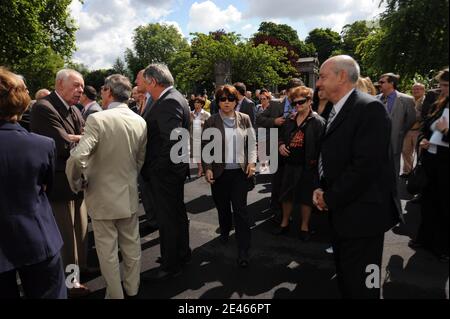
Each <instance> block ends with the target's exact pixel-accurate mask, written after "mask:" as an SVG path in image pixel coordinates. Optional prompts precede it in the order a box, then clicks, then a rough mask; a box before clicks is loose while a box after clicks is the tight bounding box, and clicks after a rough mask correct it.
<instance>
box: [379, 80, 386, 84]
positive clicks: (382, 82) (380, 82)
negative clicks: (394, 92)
mask: <svg viewBox="0 0 450 319" xmlns="http://www.w3.org/2000/svg"><path fill="white" fill-rule="evenodd" d="M378 83H379V84H384V83H386V81H378Z"/></svg>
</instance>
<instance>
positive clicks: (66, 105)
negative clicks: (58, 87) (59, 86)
mask: <svg viewBox="0 0 450 319" xmlns="http://www.w3.org/2000/svg"><path fill="white" fill-rule="evenodd" d="M55 93H56V96H57V97H58V98H59V99H60V100H61V102H63V104H64V106H65V107H66V109H67V110H69V109H70V105H69V104H67V102H66V101H64V99H63V98H62V97H61V95H59V94H58V92H57V91H55Z"/></svg>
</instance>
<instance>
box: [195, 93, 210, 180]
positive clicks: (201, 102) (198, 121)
mask: <svg viewBox="0 0 450 319" xmlns="http://www.w3.org/2000/svg"><path fill="white" fill-rule="evenodd" d="M205 103H206V100H205V98H204V97H201V96H198V97H196V98H195V102H194V110H193V111H191V124H190V133H191V157H192V159H193V161H194V163H197V165H198V173H197V177H202V176H203V175H205V174H204V172H203V166H202V161H201V156H200V154H197V152H199V151H200V153H201V143H202V141H201V140H202V139H201V134H202V131H203V126H204V125H205V121H206V120H207V119H209V118H210V116H211V114H210V113H209V112H207V111H205V110H204V109H203V107H204V106H205Z"/></svg>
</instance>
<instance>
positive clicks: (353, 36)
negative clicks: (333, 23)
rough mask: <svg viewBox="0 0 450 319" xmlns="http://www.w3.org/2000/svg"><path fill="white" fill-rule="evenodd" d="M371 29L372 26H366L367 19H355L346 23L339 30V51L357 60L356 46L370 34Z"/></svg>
mask: <svg viewBox="0 0 450 319" xmlns="http://www.w3.org/2000/svg"><path fill="white" fill-rule="evenodd" d="M372 30H373V28H371V27H369V26H368V23H367V21H356V22H353V23H352V24H346V25H345V26H344V27H343V28H342V31H341V37H342V47H341V52H342V53H343V54H347V55H350V56H353V57H354V58H355V59H357V60H359V58H358V56H357V53H356V47H357V46H358V44H359V43H361V42H362V41H363V40H364V39H366V38H367V37H368V36H369V35H370V34H371V32H372Z"/></svg>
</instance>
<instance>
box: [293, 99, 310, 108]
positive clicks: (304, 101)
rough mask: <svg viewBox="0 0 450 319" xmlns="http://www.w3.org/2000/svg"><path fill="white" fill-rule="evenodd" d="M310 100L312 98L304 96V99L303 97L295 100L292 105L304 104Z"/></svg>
mask: <svg viewBox="0 0 450 319" xmlns="http://www.w3.org/2000/svg"><path fill="white" fill-rule="evenodd" d="M309 100H310V98H308V97H307V98H304V99H301V100H297V101H293V102H292V103H291V106H292V107H295V106H297V105H303V104H305V103H306V102H308V101H309Z"/></svg>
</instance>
